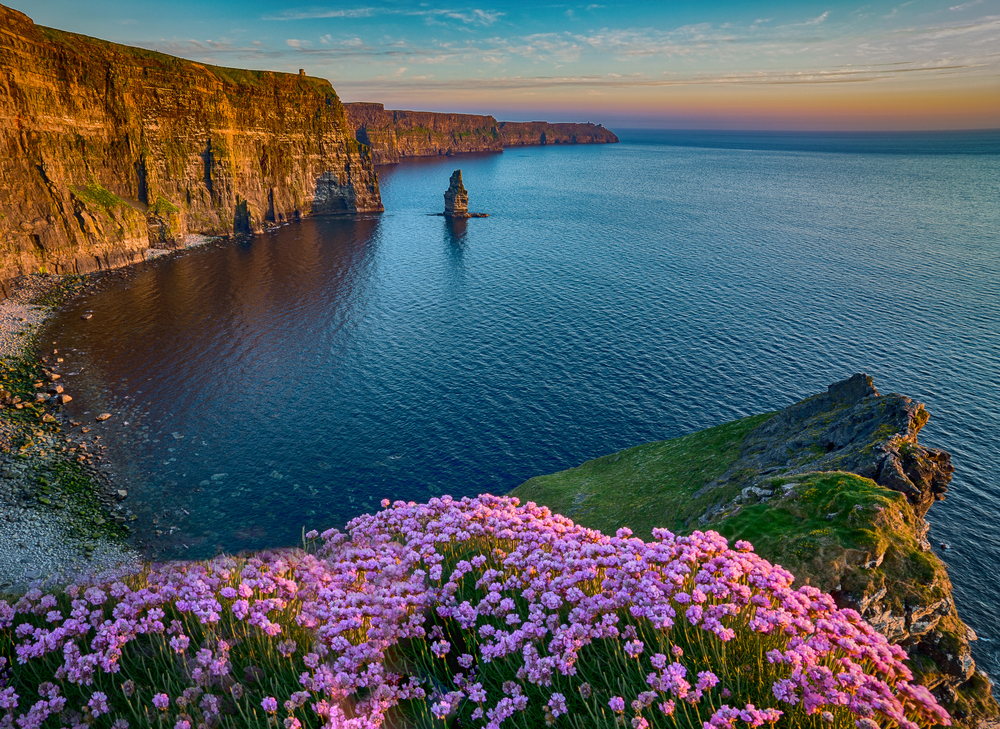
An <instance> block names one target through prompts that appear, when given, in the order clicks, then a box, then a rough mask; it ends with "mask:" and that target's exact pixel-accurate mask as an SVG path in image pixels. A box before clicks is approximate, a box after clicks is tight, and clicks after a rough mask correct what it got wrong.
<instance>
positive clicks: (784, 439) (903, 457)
mask: <svg viewBox="0 0 1000 729" xmlns="http://www.w3.org/2000/svg"><path fill="white" fill-rule="evenodd" d="M859 378H860V379H859ZM866 382H867V384H866ZM837 388H839V389H837ZM926 420H927V413H926V411H925V410H924V409H923V408H922V406H920V405H919V404H917V403H912V402H911V401H910V400H909V399H908V398H903V397H901V396H898V395H890V396H886V397H881V396H879V395H878V393H877V392H875V390H874V388H872V387H871V381H870V378H861V376H858V375H856V376H855V377H854V378H852V379H851V380H849V381H845V382H844V383H838V385H834V386H831V390H830V392H829V393H824V394H822V395H818V396H814V397H812V398H809V399H807V400H804V401H802V402H800V403H797V404H795V405H793V406H790V407H789V408H786V409H785V410H783V411H780V412H778V413H767V414H762V415H757V416H753V417H749V418H743V419H740V420H736V421H733V422H731V423H726V424H723V425H719V426H716V427H713V428H708V429H706V430H702V431H699V432H696V433H691V434H689V435H685V436H683V437H680V438H674V439H671V440H666V441H659V442H653V443H646V444H643V445H639V446H635V447H633V448H628V449H625V450H623V451H620V452H618V453H612V454H609V455H606V456H601V457H600V458H595V459H593V460H590V461H587V462H586V463H584V464H582V465H580V466H577V467H575V468H570V469H567V470H565V471H561V472H559V473H555V474H551V475H545V476H537V477H535V478H532V479H530V480H529V481H527V482H525V483H524V484H522V485H521V486H519V487H517V488H516V489H514V490H513V491H512V492H511V495H512V496H516V497H518V498H520V499H521V500H522V501H530V502H535V503H537V504H539V505H544V506H547V507H549V508H551V509H552V510H553V511H555V512H557V513H561V514H565V515H567V516H570V517H571V518H573V519H574V520H575V521H577V522H578V523H580V524H583V525H585V526H588V527H591V528H595V529H600V530H602V531H604V532H605V533H612V532H614V531H615V530H616V529H618V528H620V527H628V528H630V529H631V530H632V531H633V532H634V533H635V534H636V535H637V536H639V537H642V538H649V536H650V535H651V534H652V533H653V530H654V529H656V528H667V529H670V530H672V531H674V532H675V533H677V534H679V535H687V534H691V533H693V532H694V531H696V530H706V529H711V530H715V531H718V532H719V533H721V534H722V535H723V536H725V537H727V538H728V539H730V540H731V541H735V540H740V539H742V540H747V541H749V542H751V543H752V544H753V545H754V548H755V550H756V551H757V553H758V554H760V555H761V556H763V557H765V558H766V559H768V560H770V561H772V562H774V563H776V564H781V565H782V566H783V567H785V568H787V569H788V570H790V571H791V572H792V573H793V574H794V575H795V576H796V584H797V585H802V584H805V585H812V586H815V587H818V588H820V589H822V590H824V591H826V592H829V593H831V594H832V595H834V597H835V599H836V600H837V602H838V604H841V605H843V606H846V607H851V608H853V609H856V610H857V611H858V612H859V613H861V614H862V615H863V616H864V617H865V618H866V619H867V620H868V621H869V622H870V623H871V624H872V625H874V626H875V627H876V628H877V629H878V630H879V631H880V632H882V633H883V634H884V635H886V637H888V638H889V639H890V640H891V641H893V642H896V643H898V644H901V645H904V646H905V647H906V649H907V652H908V654H909V662H910V665H911V666H912V668H913V669H914V671H915V673H916V674H917V677H918V680H919V681H920V682H921V683H923V684H924V685H926V686H928V687H930V688H932V689H934V690H935V692H936V693H937V695H938V696H939V697H940V698H941V699H942V700H943V702H944V703H945V705H946V706H947V707H948V709H949V710H950V711H951V712H952V714H953V716H954V717H955V718H956V719H957V720H958V723H959V724H961V725H963V726H977V725H978V722H979V721H980V720H981V719H983V718H995V717H997V715H998V707H997V704H996V702H995V701H994V699H993V697H992V695H991V688H990V684H989V681H988V679H987V678H986V677H985V676H984V675H982V674H981V673H979V672H976V671H975V670H974V663H973V662H972V659H971V656H970V654H969V648H968V641H969V638H970V637H972V636H974V634H973V633H972V632H971V631H969V629H968V628H967V627H966V626H965V625H964V623H962V621H961V620H960V619H959V617H958V615H957V613H956V611H955V607H954V603H953V601H952V597H951V582H950V581H949V579H948V574H947V570H946V568H945V565H944V564H943V563H942V561H941V560H940V559H939V558H938V557H937V555H935V554H934V552H933V551H931V549H930V545H929V543H928V541H927V538H926V532H927V524H926V522H925V521H924V519H923V513H924V512H925V511H926V508H927V506H928V505H929V503H933V500H934V499H935V498H941V497H942V496H943V493H942V492H943V487H942V483H943V484H946V483H947V480H948V478H949V477H950V464H949V463H948V462H947V454H941V453H940V452H939V451H935V450H934V449H924V448H923V446H921V445H919V444H918V443H917V440H916V434H917V432H918V431H919V430H920V428H921V427H922V426H923V425H924V424H925V423H926ZM928 464H933V465H932V466H928ZM845 465H846V466H847V467H848V468H850V469H852V470H854V471H858V472H860V473H855V472H852V470H841V469H842V468H844V467H845ZM935 468H936V469H937V470H934V469H935ZM861 474H864V475H861ZM900 475H901V477H900ZM878 478H881V479H882V480H883V481H884V482H885V483H886V484H889V485H891V486H892V488H888V487H886V485H881V484H880V483H877V482H876V480H873V479H878ZM932 492H933V493H932Z"/></svg>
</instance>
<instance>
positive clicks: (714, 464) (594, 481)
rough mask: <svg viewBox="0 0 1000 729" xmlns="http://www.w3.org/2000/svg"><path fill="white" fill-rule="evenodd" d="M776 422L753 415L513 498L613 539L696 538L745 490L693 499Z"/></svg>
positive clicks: (635, 451) (575, 471)
mask: <svg viewBox="0 0 1000 729" xmlns="http://www.w3.org/2000/svg"><path fill="white" fill-rule="evenodd" d="M772 415H773V413H765V414H763V415H753V416H751V417H749V418H743V419H741V420H736V421H733V422H731V423H725V424H723V425H718V426H716V427H714V428H708V429H707V430H701V431H698V432H697V433H691V434H690V435H685V436H683V437H681V438H674V439H672V440H665V441H657V442H654V443H646V444H644V445H640V446H635V447H634V448H628V449H626V450H623V451H620V452H618V453H612V454H610V455H607V456H602V457H600V458H595V459H594V460H592V461H587V462H586V463H584V464H583V465H581V466H578V467H576V468H571V469H569V470H566V471H561V472H559V473H554V474H551V475H549V476H536V477H535V478H533V479H531V480H530V481H526V482H525V483H523V484H521V485H520V486H518V487H517V488H516V489H514V490H513V491H512V492H511V495H512V496H517V497H519V498H520V499H521V500H522V501H535V502H537V503H539V504H544V505H545V506H548V507H549V508H551V509H552V510H553V511H555V512H557V513H559V514H564V515H566V516H568V517H570V518H571V519H573V520H574V521H577V522H579V523H580V524H584V525H585V526H588V527H592V528H594V529H600V530H601V531H603V532H605V533H608V534H614V533H615V530H617V529H618V528H619V527H622V526H627V527H629V528H630V529H631V530H632V531H633V533H634V534H635V535H636V536H638V537H641V538H644V539H648V538H650V536H651V535H652V531H653V529H654V528H655V527H665V528H667V529H671V530H673V531H676V532H680V531H690V529H691V528H694V526H696V524H697V517H698V516H699V515H701V514H702V513H704V511H705V509H706V508H708V507H709V506H711V505H712V504H714V503H717V502H718V501H719V500H720V499H725V500H728V499H730V498H732V496H734V495H735V494H734V493H731V492H732V491H733V490H734V489H735V490H737V491H738V487H736V486H731V487H728V488H726V489H718V490H715V489H713V490H712V491H711V492H709V493H707V494H704V495H702V496H699V497H697V498H693V494H694V493H695V492H696V491H698V489H700V488H701V487H702V486H704V485H705V484H707V483H709V482H710V481H713V480H714V479H716V478H718V477H719V476H721V475H722V474H723V473H724V472H725V471H726V469H727V468H728V467H729V466H730V465H731V464H732V463H733V462H734V461H735V460H736V458H737V456H738V455H739V446H740V443H741V442H742V441H743V439H744V438H745V437H746V435H747V433H749V432H750V431H751V430H753V429H754V428H756V427H757V426H758V425H760V424H761V423H763V422H764V421H766V420H767V419H768V418H770V417H771V416H772ZM692 522H693V524H692Z"/></svg>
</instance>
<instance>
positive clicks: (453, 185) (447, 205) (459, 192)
mask: <svg viewBox="0 0 1000 729" xmlns="http://www.w3.org/2000/svg"><path fill="white" fill-rule="evenodd" d="M444 214H445V217H448V218H467V217H469V193H468V192H467V191H466V189H465V185H463V184H462V170H455V171H454V172H452V173H451V180H450V184H449V185H448V191H447V192H445V194H444Z"/></svg>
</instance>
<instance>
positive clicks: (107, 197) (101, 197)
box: [73, 182, 128, 211]
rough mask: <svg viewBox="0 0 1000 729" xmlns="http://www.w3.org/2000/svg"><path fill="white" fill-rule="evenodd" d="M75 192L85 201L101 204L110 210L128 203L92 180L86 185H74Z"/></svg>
mask: <svg viewBox="0 0 1000 729" xmlns="http://www.w3.org/2000/svg"><path fill="white" fill-rule="evenodd" d="M73 192H74V193H75V194H76V196H77V197H78V198H79V199H80V200H82V201H83V202H85V203H91V204H93V205H100V206H101V207H102V208H104V209H105V210H108V211H110V210H113V209H114V208H117V207H124V206H127V205H128V203H127V202H125V201H124V200H122V199H121V198H120V197H118V196H117V195H115V194H114V193H113V192H111V191H110V190H108V189H106V188H105V187H103V186H102V185H101V184H100V183H99V182H91V183H90V184H88V185H87V186H86V187H74V188H73Z"/></svg>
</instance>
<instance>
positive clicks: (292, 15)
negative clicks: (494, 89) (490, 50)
mask: <svg viewBox="0 0 1000 729" xmlns="http://www.w3.org/2000/svg"><path fill="white" fill-rule="evenodd" d="M376 15H404V16H411V17H425V18H427V19H428V20H435V19H438V18H447V19H450V20H458V21H460V22H462V23H464V24H467V25H477V26H488V25H492V24H493V23H495V22H496V21H497V20H499V19H500V18H501V17H502V16H503V15H504V13H501V12H494V11H488V10H481V9H479V8H474V9H470V10H449V9H445V8H423V9H413V10H407V9H401V8H388V7H382V8H372V7H365V8H350V9H336V10H330V9H326V8H312V9H303V10H286V11H285V12H283V13H278V14H277V15H265V16H264V17H263V18H262V20H267V21H290V20H323V19H327V18H371V17H373V16H376Z"/></svg>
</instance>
